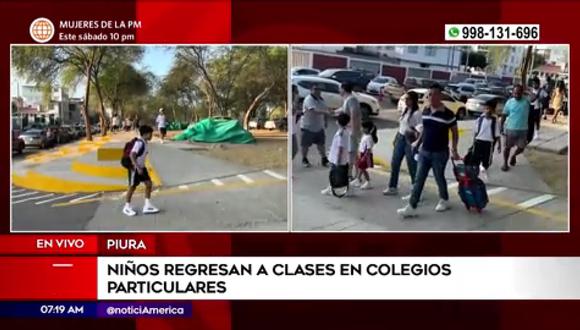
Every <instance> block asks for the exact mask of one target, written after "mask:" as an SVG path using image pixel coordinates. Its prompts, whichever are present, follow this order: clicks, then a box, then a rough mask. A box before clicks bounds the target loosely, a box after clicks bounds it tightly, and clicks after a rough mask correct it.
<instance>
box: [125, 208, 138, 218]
mask: <svg viewBox="0 0 580 330" xmlns="http://www.w3.org/2000/svg"><path fill="white" fill-rule="evenodd" d="M123 213H124V214H125V215H126V216H128V217H134V216H135V215H137V212H135V210H133V208H132V207H131V206H127V205H125V206H124V207H123Z"/></svg>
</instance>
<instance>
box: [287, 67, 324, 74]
mask: <svg viewBox="0 0 580 330" xmlns="http://www.w3.org/2000/svg"><path fill="white" fill-rule="evenodd" d="M290 72H291V74H292V75H293V76H318V74H319V73H320V70H318V69H313V68H306V67H301V66H299V67H294V68H292V70H290Z"/></svg>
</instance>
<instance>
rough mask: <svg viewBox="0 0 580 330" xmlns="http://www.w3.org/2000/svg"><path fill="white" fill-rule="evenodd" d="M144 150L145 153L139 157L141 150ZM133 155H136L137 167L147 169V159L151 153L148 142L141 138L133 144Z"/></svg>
mask: <svg viewBox="0 0 580 330" xmlns="http://www.w3.org/2000/svg"><path fill="white" fill-rule="evenodd" d="M142 148H143V153H142V154H141V156H139V150H141V149H142ZM131 153H135V155H136V158H135V160H136V161H137V166H138V167H139V168H145V159H146V158H147V154H148V153H149V148H148V147H147V141H145V140H143V139H141V138H139V139H137V141H135V143H134V144H133V149H131Z"/></svg>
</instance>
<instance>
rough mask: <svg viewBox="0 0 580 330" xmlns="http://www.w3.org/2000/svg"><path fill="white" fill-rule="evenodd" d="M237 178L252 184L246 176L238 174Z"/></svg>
mask: <svg viewBox="0 0 580 330" xmlns="http://www.w3.org/2000/svg"><path fill="white" fill-rule="evenodd" d="M237 177H238V178H240V180H242V181H244V182H245V183H247V184H252V183H254V180H252V179H250V178H249V177H247V176H245V175H243V174H238V175H237Z"/></svg>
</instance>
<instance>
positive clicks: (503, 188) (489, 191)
mask: <svg viewBox="0 0 580 330" xmlns="http://www.w3.org/2000/svg"><path fill="white" fill-rule="evenodd" d="M506 190H507V188H506V187H497V188H493V189H490V190H488V191H487V195H488V196H491V195H495V194H499V193H500V192H504V191H506Z"/></svg>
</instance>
